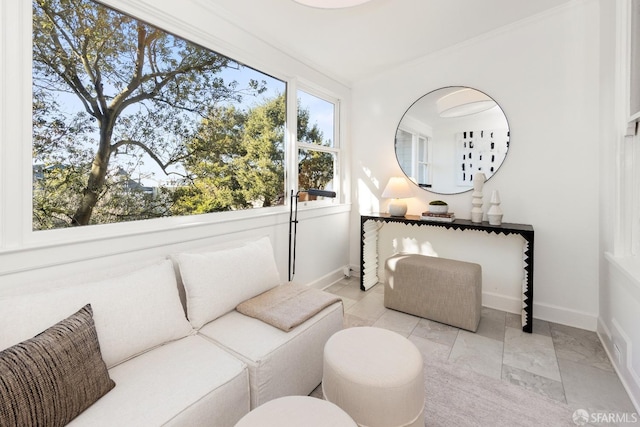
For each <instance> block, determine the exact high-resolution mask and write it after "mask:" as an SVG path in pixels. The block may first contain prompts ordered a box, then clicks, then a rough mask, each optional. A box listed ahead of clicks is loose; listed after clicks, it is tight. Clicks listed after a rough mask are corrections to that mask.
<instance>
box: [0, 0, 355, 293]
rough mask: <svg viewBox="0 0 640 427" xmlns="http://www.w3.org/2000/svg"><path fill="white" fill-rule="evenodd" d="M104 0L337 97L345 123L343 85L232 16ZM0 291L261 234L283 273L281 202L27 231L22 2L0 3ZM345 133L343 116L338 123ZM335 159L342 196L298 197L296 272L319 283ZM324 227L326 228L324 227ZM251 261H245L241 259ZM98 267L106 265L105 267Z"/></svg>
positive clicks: (344, 187) (27, 26) (339, 212)
mask: <svg viewBox="0 0 640 427" xmlns="http://www.w3.org/2000/svg"><path fill="white" fill-rule="evenodd" d="M105 3H108V4H109V5H112V6H113V7H115V8H117V9H120V10H122V11H125V12H128V13H130V14H132V15H134V16H136V17H138V18H140V19H143V20H145V21H147V22H150V23H153V24H155V25H158V26H160V27H161V28H163V29H165V30H167V31H170V32H173V33H175V34H177V35H180V36H182V37H184V38H187V39H189V40H191V41H194V42H196V43H199V44H201V45H203V46H206V47H209V48H211V49H213V50H216V51H218V52H220V53H222V54H225V55H228V56H230V57H232V58H234V59H235V60H238V61H241V62H243V63H246V64H247V65H249V66H252V67H255V68H258V69H260V70H261V71H263V72H266V73H269V74H271V75H273V76H275V77H278V78H281V79H283V80H286V81H288V82H289V84H290V86H289V89H290V90H291V89H293V90H295V85H296V84H298V83H305V84H308V85H311V86H312V87H314V88H317V89H318V90H321V91H322V92H324V93H327V94H328V95H330V96H334V97H336V98H339V99H341V105H342V106H343V109H342V111H341V119H342V120H343V122H344V123H345V124H346V123H347V119H348V114H347V113H348V110H349V106H350V90H349V88H348V87H346V86H345V85H344V84H342V83H340V82H337V81H335V80H332V79H330V78H328V77H326V76H324V75H322V74H321V73H319V72H317V71H315V70H313V69H312V68H310V67H308V66H305V65H304V64H302V63H300V62H298V61H296V60H295V59H293V58H292V57H290V56H289V55H287V54H284V53H283V52H280V51H278V50H276V49H275V48H273V47H272V46H270V45H268V44H266V43H265V42H264V41H262V40H260V39H258V38H256V37H254V36H252V35H250V34H249V33H247V32H245V31H244V30H242V29H240V28H238V27H236V26H234V25H231V24H230V23H229V22H228V21H226V20H225V19H224V16H222V15H219V14H216V12H217V10H214V8H213V6H211V5H210V4H209V3H208V2H198V1H197V0H189V1H180V2H175V1H169V0H126V1H125V0H105ZM0 46H2V51H1V52H0V113H1V114H0V123H1V126H0V189H1V191H0V295H2V294H3V293H10V292H15V291H16V289H18V290H19V289H23V288H24V287H31V286H36V287H37V286H39V285H40V284H42V283H43V282H46V281H49V280H53V279H58V278H62V277H72V278H73V280H93V279H95V278H96V277H95V276H94V275H93V271H94V269H95V271H98V270H100V273H99V274H112V273H113V272H115V271H119V270H121V269H123V268H124V269H126V268H130V266H131V265H132V264H144V263H148V262H151V261H154V260H156V259H159V258H162V257H166V256H167V255H168V254H171V253H173V252H176V251H182V250H193V249H197V248H206V247H209V246H212V245H216V244H218V243H220V242H226V241H230V240H236V239H251V238H256V237H261V236H265V235H267V236H269V237H270V238H271V240H272V244H273V246H274V250H275V256H276V260H277V262H278V267H279V270H280V275H281V278H282V279H283V281H286V280H287V258H288V257H287V255H288V251H287V249H288V225H289V209H288V207H287V206H279V207H274V208H265V209H260V210H255V211H243V212H225V213H217V214H207V215H199V216H192V217H181V218H165V219H158V220H148V221H138V222H133V223H125V224H111V225H104V226H90V227H81V228H76V229H67V230H53V231H41V232H32V231H31V224H30V221H29V218H30V215H31V211H30V206H31V194H30V189H31V144H30V141H31V128H30V124H31V81H30V76H31V68H30V67H31V2H25V1H23V0H4V1H3V2H2V3H1V4H0ZM341 133H342V134H341V136H342V140H343V141H345V143H346V142H347V141H346V136H347V135H348V125H344V126H342V128H341ZM341 160H342V165H343V166H342V169H341V175H340V176H341V182H340V183H339V184H338V186H339V187H340V190H341V191H342V197H341V199H340V200H337V201H336V203H334V204H332V205H328V206H324V207H315V208H314V207H311V206H302V205H301V212H300V215H299V220H300V224H299V225H298V231H299V236H298V253H297V269H296V270H297V274H296V277H295V281H296V282H298V283H304V284H310V285H313V286H318V287H321V286H326V285H328V284H329V283H331V282H332V281H334V280H336V279H337V278H340V277H342V272H343V267H344V266H345V265H346V264H347V263H348V245H349V239H348V229H349V210H350V205H349V195H350V187H349V182H350V180H349V174H348V170H347V168H346V167H344V165H345V164H347V163H348V150H345V152H344V156H343V158H342V159H341ZM327 230H331V232H327ZM248 264H250V262H248ZM105 270H107V271H105Z"/></svg>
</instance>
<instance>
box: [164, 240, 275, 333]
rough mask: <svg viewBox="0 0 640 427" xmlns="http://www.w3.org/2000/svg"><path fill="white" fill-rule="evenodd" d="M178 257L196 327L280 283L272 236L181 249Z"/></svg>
mask: <svg viewBox="0 0 640 427" xmlns="http://www.w3.org/2000/svg"><path fill="white" fill-rule="evenodd" d="M174 258H175V259H176V261H177V264H178V266H179V269H180V275H181V277H182V283H183V285H184V289H185V293H186V300H187V317H188V318H189V321H190V322H191V325H193V327H194V328H196V329H199V328H201V327H202V326H204V325H205V324H207V323H209V322H211V321H212V320H215V319H217V318H218V317H220V316H222V315H224V314H226V313H228V312H230V311H232V310H233V309H234V308H235V307H236V306H237V305H238V304H240V303H241V302H243V301H245V300H247V299H249V298H252V297H254V296H256V295H258V294H261V293H262V292H266V291H268V290H269V289H271V288H273V287H275V286H278V285H279V284H280V275H279V273H278V269H277V267H276V262H275V258H274V256H273V248H272V247H271V242H270V240H269V238H268V237H263V238H261V239H259V240H256V241H252V242H247V243H245V244H243V245H241V246H239V247H232V248H230V249H223V250H219V251H214V252H203V253H180V254H176V255H175V257H174Z"/></svg>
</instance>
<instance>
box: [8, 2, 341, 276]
mask: <svg viewBox="0 0 640 427" xmlns="http://www.w3.org/2000/svg"><path fill="white" fill-rule="evenodd" d="M98 3H100V4H103V5H105V6H107V7H110V8H114V9H116V10H120V11H122V12H123V13H126V14H128V15H130V16H132V17H134V18H136V19H140V20H142V21H144V22H148V23H149V24H151V25H154V26H157V27H158V28H161V29H163V30H164V31H167V32H169V33H172V34H175V35H177V36H179V37H181V38H184V39H185V40H188V41H191V42H193V43H196V44H198V45H200V46H203V47H205V48H207V49H211V50H214V51H215V52H218V53H220V54H222V55H225V56H228V57H229V58H232V59H233V60H236V61H238V62H240V63H243V64H246V65H247V66H249V67H252V68H254V69H256V70H259V71H260V72H263V73H265V74H268V75H270V76H273V77H275V78H277V79H279V80H282V81H283V82H285V83H286V85H287V88H286V102H287V107H288V108H287V110H288V111H287V121H286V123H285V127H286V130H285V134H286V135H285V141H284V143H285V178H284V191H285V196H286V195H287V193H288V191H289V190H290V189H292V188H294V187H295V185H296V184H295V183H297V162H296V163H295V164H292V162H291V158H290V152H291V150H292V147H296V148H297V145H296V144H294V143H293V141H294V140H295V138H293V139H292V138H291V135H292V134H291V132H292V129H293V132H294V133H293V135H295V128H296V123H295V111H296V110H295V108H293V109H292V108H291V104H292V101H291V98H292V96H291V94H295V93H296V86H297V82H298V81H299V79H301V78H303V77H301V76H304V75H309V76H313V79H314V82H313V83H309V84H308V87H307V89H306V90H309V91H311V90H316V91H321V92H323V94H324V95H323V96H324V97H327V96H330V97H334V98H335V99H337V100H339V101H340V100H341V99H342V98H343V97H346V96H348V87H347V86H345V85H344V84H343V83H341V82H339V81H337V80H333V79H331V78H328V77H323V76H317V73H316V72H315V70H313V69H312V68H310V67H309V66H307V65H305V64H303V63H301V62H299V61H297V60H295V59H292V58H289V57H287V56H286V55H284V54H282V58H281V59H282V60H281V61H274V60H273V58H272V56H273V55H278V54H279V53H280V52H279V51H277V49H273V48H272V47H271V46H269V45H266V43H264V42H263V41H262V40H261V39H258V38H253V39H252V40H250V41H249V42H247V41H245V40H242V41H241V43H240V44H236V43H232V42H230V41H228V40H234V39H233V37H232V35H233V31H236V32H238V33H242V34H243V35H248V34H249V33H247V32H246V30H244V29H241V28H237V27H233V26H230V28H227V30H230V31H231V33H232V34H231V35H229V34H227V33H226V32H223V31H222V30H220V31H221V32H220V33H210V32H207V31H204V30H203V28H204V27H202V28H201V27H198V26H196V25H193V24H190V23H188V22H187V21H185V20H183V19H180V18H179V17H177V18H176V17H174V16H172V15H171V14H169V13H168V12H167V10H165V9H166V8H160V7H149V6H146V5H144V4H142V3H141V2H129V1H125V0H100V1H98ZM192 7H193V8H194V9H205V10H209V11H210V12H211V16H210V17H208V20H213V21H214V22H215V21H216V20H218V21H220V22H222V23H226V22H225V21H224V16H221V15H219V14H218V13H217V12H216V10H215V8H211V6H210V5H207V4H200V3H196V4H194V5H192ZM0 22H2V24H3V25H2V30H1V31H0V42H3V41H4V43H3V45H4V48H3V52H2V54H0V73H2V74H3V80H4V81H5V82H10V83H3V84H0V95H2V98H1V100H0V113H1V114H2V116H1V117H2V121H3V122H4V125H3V126H2V127H1V128H0V141H2V143H1V144H0V164H2V168H0V190H2V191H1V192H0V202H1V203H0V252H18V253H19V252H21V251H24V250H30V249H34V248H42V249H45V248H53V247H58V246H60V245H76V246H77V245H84V244H88V243H90V242H93V241H102V240H111V239H117V238H121V237H131V236H139V235H149V234H152V233H160V232H167V233H178V234H180V232H181V230H184V229H185V228H195V227H202V226H207V225H213V226H216V227H217V225H216V224H228V231H229V232H233V230H235V229H236V228H238V227H239V224H240V223H241V222H242V221H246V220H252V221H253V220H255V221H256V222H255V224H256V226H257V224H263V225H265V226H266V225H267V224H273V220H271V219H268V218H269V217H271V216H273V215H284V214H286V213H288V210H289V200H288V198H287V197H285V203H284V205H279V206H274V207H268V208H260V209H248V210H241V211H232V212H216V213H209V214H201V215H188V216H173V217H166V218H156V219H148V220H139V221H130V222H122V223H111V224H99V225H92V226H90V227H70V228H64V229H52V230H36V231H34V230H33V229H32V205H33V203H32V200H33V194H32V178H33V177H32V151H31V147H32V144H31V140H32V134H31V117H32V112H31V99H32V93H31V87H32V86H31V72H32V64H31V61H32V51H31V48H32V32H33V31H32V4H31V2H23V1H20V0H10V1H7V2H2V5H1V6H0ZM220 34H224V35H225V37H227V38H226V39H222V38H220ZM249 37H250V38H251V37H252V36H250V35H249ZM7 40H11V43H7V42H6V41H7ZM243 43H245V44H248V45H249V46H250V49H247V47H246V46H245V45H243ZM262 45H264V47H265V48H266V49H269V48H271V49H273V52H270V54H266V53H265V52H263V50H262V49H261V48H260V46H262ZM9 59H11V61H9ZM283 63H284V65H283ZM267 64H268V65H267ZM316 79H317V81H316ZM311 87H314V88H316V89H311ZM337 94H340V95H337ZM293 105H295V96H293ZM292 111H293V114H294V116H293V120H292V117H291V112H292ZM342 117H343V116H342V114H341V113H338V112H336V130H335V131H336V134H337V135H336V137H335V141H336V143H338V141H339V136H340V134H341V132H339V131H338V129H339V123H340V120H341V119H342ZM5 125H6V126H5ZM20 141H22V142H20ZM24 141H28V143H24ZM343 166H344V165H343V164H342V163H341V164H339V165H337V172H338V173H339V175H338V177H336V187H337V188H336V191H337V192H340V193H341V192H343V189H342V186H343V185H346V184H345V183H344V182H342V181H341V180H340V178H339V176H342V174H343V171H342V167H343ZM292 172H293V173H292ZM331 203H338V204H344V201H343V197H340V198H336V199H331ZM322 206H324V204H320V203H319V204H314V205H313V207H322ZM283 217H284V216H283ZM244 229H245V228H244V226H243V227H242V228H238V230H244ZM167 237H168V236H167ZM174 237H175V239H177V240H180V237H177V236H174ZM174 237H171V238H170V239H173V238H174ZM149 245H152V246H153V245H154V244H153V243H148V244H147V245H145V246H149ZM114 249H115V248H112V249H108V250H106V252H108V253H110V252H113V250H114ZM98 252H101V251H98ZM87 256H88V255H87V254H84V255H81V254H78V255H77V256H71V259H84V258H86V257H87ZM65 262H70V261H65ZM46 263H47V264H55V263H57V261H56V260H54V259H51V260H47V261H46ZM15 269H20V267H19V266H15V267H12V268H11V270H15Z"/></svg>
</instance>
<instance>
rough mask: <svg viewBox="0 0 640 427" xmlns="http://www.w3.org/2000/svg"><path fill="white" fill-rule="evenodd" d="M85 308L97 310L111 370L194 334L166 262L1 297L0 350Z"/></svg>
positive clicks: (97, 320) (98, 328)
mask: <svg viewBox="0 0 640 427" xmlns="http://www.w3.org/2000/svg"><path fill="white" fill-rule="evenodd" d="M85 304H91V307H92V308H93V313H94V315H93V319H94V322H95V325H96V331H97V333H98V340H99V341H100V348H101V350H102V356H103V359H104V361H105V362H106V364H107V367H108V368H110V367H112V366H115V365H116V364H118V363H120V362H122V361H124V360H126V359H128V358H130V357H133V356H135V355H137V354H139V353H141V352H143V351H146V350H147V349H150V348H153V347H155V346H158V345H161V344H163V343H166V342H168V341H172V340H175V339H179V338H182V337H184V336H186V335H189V334H190V333H192V331H193V328H191V325H190V324H189V322H188V321H187V319H186V317H185V313H184V310H183V308H182V305H181V304H180V299H179V297H178V290H177V285H176V278H175V273H174V270H173V265H172V263H171V261H170V260H165V261H163V262H161V263H158V264H154V265H150V266H147V267H144V268H140V269H138V270H136V271H134V272H131V273H128V274H125V275H121V276H117V277H113V278H110V279H107V280H102V281H99V282H93V283H86V284H84V285H80V286H70V287H63V288H59V289H52V290H49V291H45V292H39V293H34V294H23V295H17V296H11V297H7V298H2V299H0V329H2V334H0V349H4V348H7V347H9V346H11V345H14V344H16V343H18V342H21V341H24V340H25V339H27V338H30V337H32V336H34V335H35V334H37V333H38V332H40V331H42V330H44V329H45V328H47V327H48V326H49V325H52V324H53V323H55V322H56V321H58V320H59V319H62V318H64V317H65V316H68V315H69V313H73V311H75V310H77V307H82V306H84V305H85ZM9 325H10V326H9Z"/></svg>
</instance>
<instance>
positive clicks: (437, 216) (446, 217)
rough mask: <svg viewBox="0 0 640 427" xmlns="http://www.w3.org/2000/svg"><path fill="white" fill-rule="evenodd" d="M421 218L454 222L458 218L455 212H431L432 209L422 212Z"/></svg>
mask: <svg viewBox="0 0 640 427" xmlns="http://www.w3.org/2000/svg"><path fill="white" fill-rule="evenodd" d="M420 219H421V220H423V221H436V222H453V221H455V220H456V216H455V215H454V213H453V212H447V213H433V212H431V209H429V210H428V211H426V212H422V215H420Z"/></svg>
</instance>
